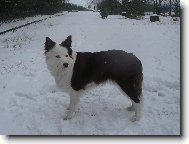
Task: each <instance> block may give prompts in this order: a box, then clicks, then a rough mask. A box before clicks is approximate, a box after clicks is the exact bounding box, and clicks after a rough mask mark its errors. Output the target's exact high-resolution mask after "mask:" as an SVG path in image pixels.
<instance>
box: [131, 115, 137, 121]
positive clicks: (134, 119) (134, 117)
mask: <svg viewBox="0 0 189 144" xmlns="http://www.w3.org/2000/svg"><path fill="white" fill-rule="evenodd" d="M130 120H131V122H136V121H139V117H137V116H136V115H134V116H133V117H132V118H131V119H130Z"/></svg>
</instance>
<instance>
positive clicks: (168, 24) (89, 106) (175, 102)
mask: <svg viewBox="0 0 189 144" xmlns="http://www.w3.org/2000/svg"><path fill="white" fill-rule="evenodd" d="M45 17H46V16H44V17H43V16H42V17H41V16H40V18H45ZM32 19H33V20H36V19H38V17H34V18H32ZM32 19H31V18H30V20H32ZM16 23H17V25H19V22H16ZM23 23H24V20H23V21H21V22H20V25H21V24H23ZM25 23H27V19H26V20H25ZM9 25H11V24H7V25H6V24H3V25H1V26H0V29H1V30H5V27H10V26H9ZM70 34H71V35H72V37H73V44H72V48H73V50H75V51H92V52H94V51H102V50H109V49H122V50H125V51H127V52H132V53H134V54H135V55H136V56H137V57H138V58H139V59H140V60H141V61H142V64H143V73H144V81H143V97H144V104H143V109H142V117H141V120H140V121H138V122H131V121H130V118H131V117H132V115H133V113H132V112H128V111H126V107H128V106H130V105H131V103H130V100H129V99H128V98H127V97H125V96H123V95H122V94H121V93H120V91H119V89H117V87H116V86H114V85H112V84H109V83H107V84H105V85H100V86H99V87H97V88H95V89H93V90H92V91H90V92H88V93H86V94H85V95H84V96H83V97H82V98H81V102H80V104H79V109H78V110H77V113H76V115H75V117H74V118H73V119H71V120H63V116H64V114H65V112H66V108H67V106H68V104H69V96H68V95H67V94H66V93H64V92H60V91H58V90H57V89H56V86H55V82H54V79H53V78H52V76H51V75H50V73H49V71H48V70H47V67H46V63H45V58H44V54H43V53H44V42H45V37H46V36H48V37H50V38H52V39H53V40H54V41H56V42H59V43H61V42H62V41H63V40H64V39H65V38H66V37H67V36H68V35H70ZM0 134H9V135H10V134H17V135H20V134H22V135H23V134H24V135H25V134H26V135H27V134H30V135H33V134H35V135H38V134H42V135H47V134H50V135H179V134H180V22H179V21H177V22H175V21H172V19H171V18H170V17H160V22H155V23H151V22H150V21H149V16H147V17H145V19H143V20H129V19H125V18H124V17H122V16H109V17H108V18H107V19H105V20H103V19H101V18H100V15H99V14H98V13H93V12H78V13H65V14H64V15H62V16H59V17H53V18H50V19H47V20H46V21H43V22H41V23H37V24H32V25H29V26H27V27H24V28H21V29H18V30H17V31H16V32H14V33H13V32H9V33H6V34H4V35H0Z"/></svg>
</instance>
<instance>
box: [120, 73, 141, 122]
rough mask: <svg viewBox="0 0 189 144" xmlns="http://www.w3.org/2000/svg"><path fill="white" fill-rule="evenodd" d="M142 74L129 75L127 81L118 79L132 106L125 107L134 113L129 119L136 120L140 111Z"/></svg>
mask: <svg viewBox="0 0 189 144" xmlns="http://www.w3.org/2000/svg"><path fill="white" fill-rule="evenodd" d="M142 79H143V78H142V75H136V76H133V77H130V78H129V79H128V80H127V81H124V80H121V81H118V82H117V83H118V85H119V86H120V88H121V89H122V90H123V91H124V92H125V93H126V94H127V95H128V96H129V97H130V99H131V101H132V106H131V107H129V108H127V110H129V111H134V112H135V114H134V116H133V117H132V119H131V121H138V120H139V119H140V113H141V100H142Z"/></svg>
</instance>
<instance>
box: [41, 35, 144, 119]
mask: <svg viewBox="0 0 189 144" xmlns="http://www.w3.org/2000/svg"><path fill="white" fill-rule="evenodd" d="M71 43H72V37H71V36H68V37H67V39H66V40H64V41H63V42H62V43H61V44H56V43H55V42H54V41H52V40H51V39H50V38H48V37H46V42H45V57H46V63H47V67H48V69H49V71H50V73H51V74H52V76H53V77H54V78H55V82H56V84H57V86H58V87H60V88H62V89H64V91H65V92H67V93H69V95H70V105H69V111H68V112H67V114H66V117H65V118H64V119H71V118H72V116H73V115H74V113H75V108H76V105H77V103H78V102H79V99H80V96H81V95H82V94H83V93H84V91H86V90H87V89H90V88H91V87H92V86H94V85H95V84H100V83H103V82H105V81H107V80H110V81H112V82H115V83H116V84H117V85H118V86H119V87H120V88H121V90H122V91H123V92H124V93H125V94H126V95H128V96H129V97H130V99H131V101H132V106H131V107H128V109H127V110H129V111H134V112H135V114H134V116H133V117H132V121H136V120H139V117H140V105H141V100H142V80H143V73H142V64H141V62H140V60H139V59H138V58H137V57H136V56H134V55H133V54H132V53H127V52H124V51H122V50H109V51H102V52H94V53H91V52H75V51H73V50H72V49H71Z"/></svg>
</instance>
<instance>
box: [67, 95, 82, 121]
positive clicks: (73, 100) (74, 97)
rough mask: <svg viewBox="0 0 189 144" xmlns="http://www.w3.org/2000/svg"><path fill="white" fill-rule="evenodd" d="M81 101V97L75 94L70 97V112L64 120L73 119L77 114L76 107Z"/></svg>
mask: <svg viewBox="0 0 189 144" xmlns="http://www.w3.org/2000/svg"><path fill="white" fill-rule="evenodd" d="M79 99H80V96H79V95H77V94H75V93H72V94H71V95H70V105H69V110H68V112H67V114H66V116H65V117H64V120H68V119H71V118H72V117H73V115H74V114H75V109H76V106H77V104H78V102H79Z"/></svg>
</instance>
